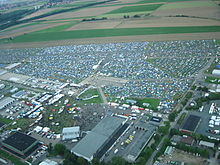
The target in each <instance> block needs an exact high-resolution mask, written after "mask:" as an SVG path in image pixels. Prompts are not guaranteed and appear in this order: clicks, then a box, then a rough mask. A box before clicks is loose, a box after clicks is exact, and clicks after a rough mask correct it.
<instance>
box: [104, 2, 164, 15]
mask: <svg viewBox="0 0 220 165" xmlns="http://www.w3.org/2000/svg"><path fill="white" fill-rule="evenodd" d="M160 6H161V4H154V5H139V6H125V7H121V8H119V9H116V10H113V11H110V12H108V13H106V14H117V13H130V12H144V11H153V10H156V9H157V8H159V7H160Z"/></svg>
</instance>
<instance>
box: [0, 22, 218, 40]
mask: <svg viewBox="0 0 220 165" xmlns="http://www.w3.org/2000/svg"><path fill="white" fill-rule="evenodd" d="M201 32H220V26H192V27H191V26H190V27H149V28H120V29H94V30H74V31H61V32H50V33H30V34H26V35H22V36H18V37H15V38H14V39H13V40H11V41H8V40H6V39H2V40H0V43H7V42H9V43H11V42H12V43H19V42H41V41H52V40H67V39H80V38H96V37H112V36H132V35H152V34H177V33H201Z"/></svg>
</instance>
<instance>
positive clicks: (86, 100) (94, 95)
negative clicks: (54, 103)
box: [76, 88, 103, 105]
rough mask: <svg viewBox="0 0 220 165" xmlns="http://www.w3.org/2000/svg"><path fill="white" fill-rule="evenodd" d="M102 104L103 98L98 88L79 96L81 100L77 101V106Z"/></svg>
mask: <svg viewBox="0 0 220 165" xmlns="http://www.w3.org/2000/svg"><path fill="white" fill-rule="evenodd" d="M91 103H95V104H100V103H103V100H102V97H101V95H100V93H99V91H98V89H97V88H90V89H88V90H87V91H85V92H84V93H82V94H81V95H80V96H79V100H78V101H76V104H77V105H82V104H91Z"/></svg>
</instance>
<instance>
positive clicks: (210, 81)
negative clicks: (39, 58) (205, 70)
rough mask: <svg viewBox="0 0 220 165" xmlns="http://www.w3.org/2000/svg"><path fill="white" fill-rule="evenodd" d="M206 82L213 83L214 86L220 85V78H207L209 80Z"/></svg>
mask: <svg viewBox="0 0 220 165" xmlns="http://www.w3.org/2000/svg"><path fill="white" fill-rule="evenodd" d="M205 82H208V83H213V84H220V78H216V77H207V78H206V79H205Z"/></svg>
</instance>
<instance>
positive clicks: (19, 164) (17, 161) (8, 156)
mask: <svg viewBox="0 0 220 165" xmlns="http://www.w3.org/2000/svg"><path fill="white" fill-rule="evenodd" d="M0 157H2V158H5V159H7V160H10V161H12V163H14V164H16V165H27V163H24V162H21V161H20V159H18V158H16V157H15V156H13V155H11V154H9V153H7V152H5V151H3V150H1V149H0Z"/></svg>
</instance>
